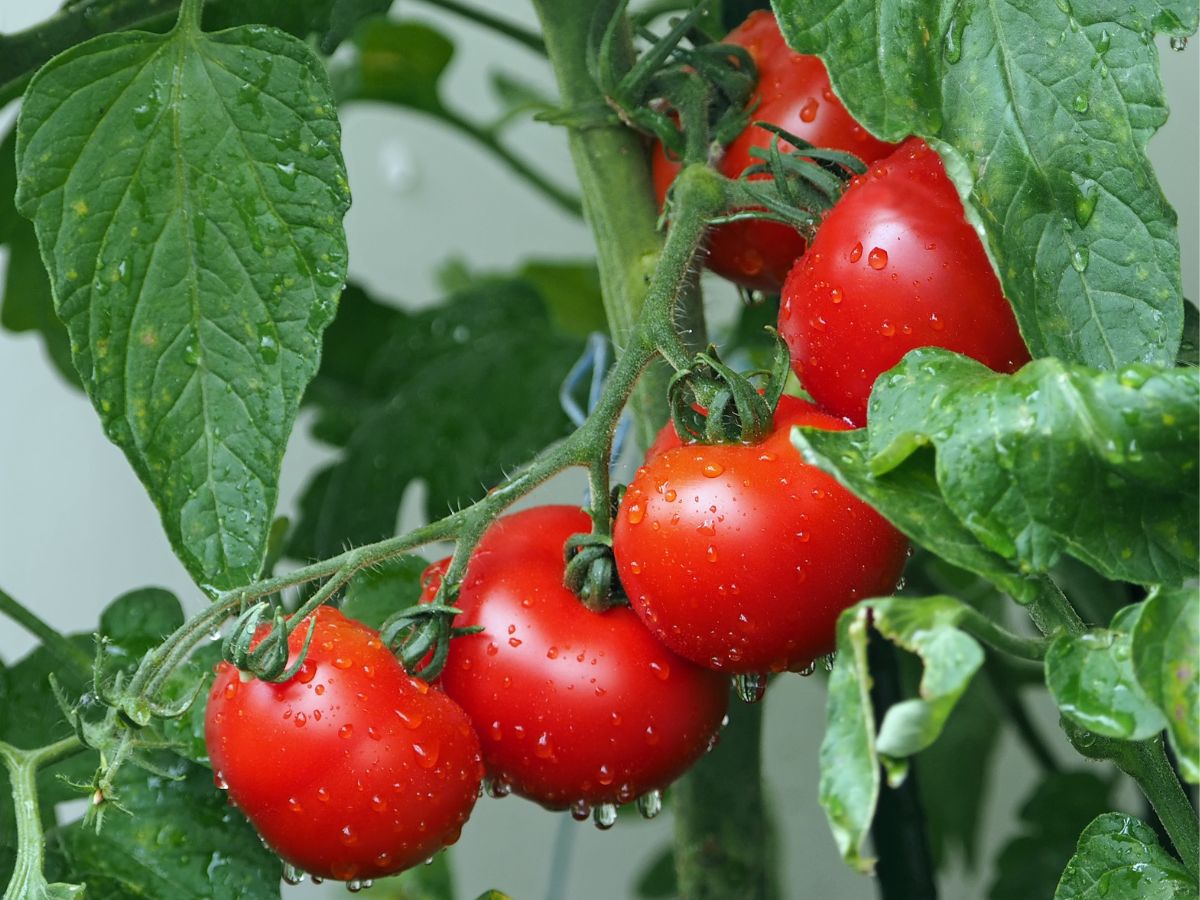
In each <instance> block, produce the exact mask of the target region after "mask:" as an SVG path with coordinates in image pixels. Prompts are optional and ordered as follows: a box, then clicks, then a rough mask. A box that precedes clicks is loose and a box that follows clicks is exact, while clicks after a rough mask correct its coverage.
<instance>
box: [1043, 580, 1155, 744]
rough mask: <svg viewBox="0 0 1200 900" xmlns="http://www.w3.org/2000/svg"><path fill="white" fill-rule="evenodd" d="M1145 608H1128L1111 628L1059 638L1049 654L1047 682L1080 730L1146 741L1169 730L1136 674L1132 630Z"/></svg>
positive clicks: (1060, 705) (1066, 714)
mask: <svg viewBox="0 0 1200 900" xmlns="http://www.w3.org/2000/svg"><path fill="white" fill-rule="evenodd" d="M1143 608H1144V604H1140V603H1139V604H1137V605H1135V606H1128V607H1126V608H1125V609H1123V610H1121V611H1120V612H1119V613H1117V615H1116V616H1115V617H1114V618H1113V621H1112V624H1111V626H1110V627H1109V628H1094V629H1092V630H1090V631H1085V632H1083V633H1082V634H1060V635H1059V636H1058V637H1057V638H1055V639H1054V642H1053V643H1052V644H1051V645H1050V650H1049V652H1048V653H1047V654H1046V684H1047V685H1048V686H1049V688H1050V693H1051V695H1052V696H1053V697H1054V702H1055V703H1057V704H1058V708H1059V709H1060V710H1061V711H1062V713H1063V715H1065V716H1066V717H1067V718H1069V719H1071V720H1072V721H1073V722H1075V724H1077V725H1079V726H1080V727H1081V728H1086V729H1088V730H1089V731H1092V732H1095V733H1096V734H1102V735H1105V736H1106V737H1113V738H1119V739H1121V740H1125V741H1144V740H1146V739H1147V738H1149V737H1153V736H1154V735H1156V734H1158V733H1159V732H1160V731H1162V730H1163V729H1164V728H1166V726H1167V720H1166V717H1165V716H1164V715H1163V713H1162V710H1160V709H1159V708H1158V707H1157V706H1156V705H1155V704H1154V701H1153V700H1151V699H1150V697H1148V696H1147V695H1146V692H1145V691H1144V690H1142V687H1141V685H1140V684H1138V680H1137V678H1136V676H1135V675H1134V672H1133V661H1132V659H1131V656H1132V652H1131V644H1132V641H1131V639H1130V632H1131V631H1132V630H1133V629H1134V628H1136V626H1137V621H1138V618H1139V617H1140V616H1141V614H1142V610H1143Z"/></svg>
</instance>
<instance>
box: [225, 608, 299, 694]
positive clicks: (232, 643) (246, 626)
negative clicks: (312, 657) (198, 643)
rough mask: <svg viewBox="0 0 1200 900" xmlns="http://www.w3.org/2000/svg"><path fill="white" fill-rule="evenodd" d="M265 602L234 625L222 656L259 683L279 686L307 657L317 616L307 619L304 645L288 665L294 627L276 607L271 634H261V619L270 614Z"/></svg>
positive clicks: (246, 613) (226, 639) (296, 670)
mask: <svg viewBox="0 0 1200 900" xmlns="http://www.w3.org/2000/svg"><path fill="white" fill-rule="evenodd" d="M271 608H272V607H271V605H270V604H268V603H266V602H261V603H255V604H254V605H253V606H251V607H250V608H248V609H247V610H245V611H244V612H243V613H242V614H241V615H240V616H238V618H237V621H236V622H235V623H234V626H233V629H232V630H231V631H230V632H229V636H228V637H226V638H225V642H224V643H223V644H222V645H221V652H222V654H223V655H224V657H225V659H226V660H227V661H228V662H230V663H232V664H233V665H234V666H236V667H237V668H238V669H239V670H240V671H242V672H245V673H247V674H249V675H252V676H253V677H255V678H257V679H259V680H260V681H271V682H275V683H277V684H278V683H280V682H284V681H288V680H289V679H290V678H292V677H293V676H294V675H295V674H296V673H297V672H299V671H300V667H301V666H302V665H304V657H305V656H306V655H307V654H308V647H309V644H311V643H312V636H313V629H314V628H315V627H316V624H317V619H316V616H310V617H309V618H308V634H306V635H305V637H304V645H303V646H302V647H301V648H300V652H299V653H298V654H297V655H296V659H295V660H294V661H293V662H292V664H291V665H290V666H289V665H288V637H289V636H290V635H291V631H292V629H293V627H294V626H293V625H292V624H291V623H290V622H289V620H288V619H287V617H286V616H285V615H284V612H283V610H282V609H281V608H279V607H274V618H273V622H272V624H271V626H270V630H269V631H267V632H266V633H265V634H262V635H261V637H260V639H258V640H256V638H259V632H260V630H261V629H262V628H264V627H265V625H264V622H263V619H264V617H265V616H267V615H268V613H269V612H270V610H271Z"/></svg>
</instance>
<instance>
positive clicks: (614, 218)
mask: <svg viewBox="0 0 1200 900" xmlns="http://www.w3.org/2000/svg"><path fill="white" fill-rule="evenodd" d="M612 6H613V4H612V3H611V2H604V3H596V2H595V0H534V7H535V8H536V10H537V13H538V17H539V18H540V19H541V22H542V31H543V34H544V36H545V41H546V50H547V52H548V53H549V56H550V62H551V64H552V65H553V67H554V74H555V78H556V80H557V82H558V90H559V96H560V98H561V101H562V105H563V106H564V107H565V108H567V109H578V110H587V109H603V108H605V99H604V96H603V94H602V93H601V91H600V89H599V87H598V86H597V85H596V83H595V82H594V81H593V80H592V76H591V74H590V72H589V71H588V51H589V41H588V36H589V33H590V31H591V28H592V22H593V18H594V17H595V16H597V15H599V14H603V13H605V12H611V10H612ZM616 43H617V48H618V51H619V52H620V53H623V54H624V55H625V56H626V57H627V59H626V60H625V62H626V66H625V67H626V68H627V67H628V64H629V63H631V62H632V58H633V47H632V43H631V41H630V39H629V34H628V29H625V30H624V31H623V32H622V34H621V35H620V37H619V39H618V41H617V42H616ZM567 135H568V142H569V144H570V148H571V156H572V158H573V159H574V161H575V171H576V174H577V175H578V176H579V184H580V187H581V189H582V191H583V208H584V215H585V216H586V217H587V220H588V224H589V225H590V226H591V228H592V233H593V236H594V239H595V244H596V256H597V263H598V265H599V267H600V287H601V290H602V292H603V295H604V310H605V314H606V315H607V317H608V326H609V330H610V332H611V336H612V339H613V344H614V345H615V346H616V348H617V350H618V351H621V350H624V349H625V347H626V346H627V344H628V343H629V341H630V339H631V337H632V335H633V330H634V324H635V323H636V321H637V318H638V313H639V312H640V311H641V308H642V304H643V302H644V301H645V297H646V289H647V286H648V284H649V282H650V278H651V275H652V273H653V271H654V268H655V265H656V264H657V262H658V254H659V251H660V250H661V248H662V238H661V236H660V235H659V233H658V229H657V224H656V223H657V218H658V210H657V209H656V208H655V203H654V191H653V189H652V187H651V183H650V164H649V160H648V159H647V157H646V152H645V149H644V148H643V146H642V141H641V138H640V137H639V136H638V135H637V134H635V133H634V132H632V131H630V130H629V129H627V128H624V127H622V126H620V125H600V126H595V127H587V128H578V127H573V128H570V129H568V132H567ZM656 380H657V376H656V377H654V378H651V379H647V380H646V382H645V383H644V384H643V386H642V388H641V389H640V390H639V391H638V392H637V394H636V395H635V397H634V402H633V407H634V414H635V417H636V424H637V428H636V431H637V434H638V437H639V439H640V441H641V443H642V445H643V446H645V445H647V444H648V443H649V441H650V440H652V439H653V436H654V432H655V430H656V429H657V427H658V426H659V425H661V424H662V422H663V421H665V418H666V417H665V414H664V409H663V406H662V403H661V401H660V399H659V398H661V397H662V396H663V394H664V393H665V392H664V391H663V390H662V388H663V385H662V383H657V384H656V383H654V382H655V381H656Z"/></svg>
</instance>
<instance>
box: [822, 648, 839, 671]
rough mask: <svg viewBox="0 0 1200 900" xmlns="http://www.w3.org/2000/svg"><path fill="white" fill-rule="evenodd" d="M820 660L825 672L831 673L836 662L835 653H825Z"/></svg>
mask: <svg viewBox="0 0 1200 900" xmlns="http://www.w3.org/2000/svg"><path fill="white" fill-rule="evenodd" d="M821 660H822V662H824V663H825V671H826V672H832V671H833V666H834V663H836V662H837V651H836V650H835V651H834V652H833V653H826V654H825V655H824V656H823V657H821Z"/></svg>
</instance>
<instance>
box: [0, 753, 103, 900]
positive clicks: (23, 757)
mask: <svg viewBox="0 0 1200 900" xmlns="http://www.w3.org/2000/svg"><path fill="white" fill-rule="evenodd" d="M83 749H84V746H83V744H81V743H80V742H79V739H78V738H76V737H74V736H71V737H69V738H64V739H63V740H61V741H58V742H57V743H54V744H49V745H47V746H45V747H39V748H37V749H36V750H19V749H17V748H16V747H13V746H11V745H10V744H6V743H4V742H2V741H0V762H3V763H4V767H5V769H7V770H8V779H9V782H10V784H11V787H12V800H13V813H14V816H15V817H16V824H17V859H16V865H15V866H14V867H13V873H12V877H11V878H10V879H9V882H8V888H7V889H6V890H5V892H4V900H25V898H28V897H40V896H43V895H44V893H45V889H46V880H45V876H43V874H42V863H43V861H44V857H45V840H44V838H43V836H42V817H41V812H40V810H39V804H38V790H37V772H38V769H41V768H44V767H45V766H49V765H52V764H53V763H56V762H58V761H59V760H62V759H66V758H67V757H68V756H72V755H74V754H75V753H78V752H79V751H81V750H83Z"/></svg>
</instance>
